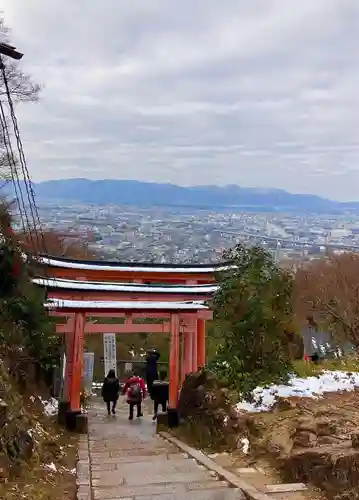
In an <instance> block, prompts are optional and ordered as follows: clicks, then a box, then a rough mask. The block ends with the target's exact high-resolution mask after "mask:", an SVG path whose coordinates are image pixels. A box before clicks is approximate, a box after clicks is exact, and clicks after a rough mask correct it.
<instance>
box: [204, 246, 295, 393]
mask: <svg viewBox="0 0 359 500" xmlns="http://www.w3.org/2000/svg"><path fill="white" fill-rule="evenodd" d="M224 257H225V259H226V261H230V262H232V263H233V264H234V266H235V268H231V269H228V270H224V271H221V272H220V273H219V274H218V277H217V279H218V283H219V285H220V287H219V290H218V292H217V293H216V295H215V297H214V301H213V308H214V315H215V322H216V328H214V330H213V331H214V332H217V335H219V336H220V338H219V349H218V351H217V356H216V358H215V360H214V362H213V363H212V368H213V369H214V370H215V371H216V373H217V374H218V375H219V376H220V377H221V378H223V379H224V380H225V381H226V383H227V384H228V385H229V387H232V388H234V389H237V390H238V391H239V392H240V393H241V394H242V395H244V396H248V395H249V394H250V392H251V391H252V390H253V389H254V388H255V387H256V386H258V385H266V384H269V383H271V382H275V381H278V380H283V379H285V378H286V377H287V374H288V371H289V370H290V368H291V363H290V355H289V353H290V349H289V342H288V334H287V332H288V331H290V330H291V322H292V308H291V302H292V279H291V277H290V275H289V274H288V273H287V272H285V271H284V270H282V269H280V268H279V266H278V265H277V264H276V263H275V262H274V260H273V258H272V257H271V255H270V254H269V253H268V252H266V251H265V250H263V249H262V248H260V247H246V246H244V245H242V244H239V245H237V246H236V247H234V248H233V249H231V250H229V251H227V252H226V253H225V255H224Z"/></svg>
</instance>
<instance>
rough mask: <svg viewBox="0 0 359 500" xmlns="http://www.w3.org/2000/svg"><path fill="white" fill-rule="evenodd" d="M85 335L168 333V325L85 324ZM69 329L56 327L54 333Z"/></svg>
mask: <svg viewBox="0 0 359 500" xmlns="http://www.w3.org/2000/svg"><path fill="white" fill-rule="evenodd" d="M84 328H85V334H97V335H99V334H100V335H101V334H103V333H121V334H129V335H133V334H134V333H169V332H170V325H169V324H168V323H166V324H163V325H159V324H149V323H146V324H140V323H132V324H128V325H126V324H109V323H107V324H105V323H102V324H101V323H90V322H88V323H86V324H85V327H84ZM70 329H71V325H69V324H64V325H57V326H56V333H58V334H62V333H67V332H69V331H70Z"/></svg>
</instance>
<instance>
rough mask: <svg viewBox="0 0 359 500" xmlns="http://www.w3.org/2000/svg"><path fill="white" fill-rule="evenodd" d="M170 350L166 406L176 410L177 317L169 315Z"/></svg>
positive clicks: (177, 377)
mask: <svg viewBox="0 0 359 500" xmlns="http://www.w3.org/2000/svg"><path fill="white" fill-rule="evenodd" d="M170 323H171V348H170V360H169V372H170V373H169V379H170V380H169V382H170V384H169V400H168V406H169V408H171V409H176V408H177V405H178V390H179V325H180V321H179V315H178V314H172V315H171V320H170Z"/></svg>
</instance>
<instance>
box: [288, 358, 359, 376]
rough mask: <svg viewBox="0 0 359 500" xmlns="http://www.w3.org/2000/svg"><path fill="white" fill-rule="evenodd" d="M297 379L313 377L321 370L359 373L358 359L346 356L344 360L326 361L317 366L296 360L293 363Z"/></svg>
mask: <svg viewBox="0 0 359 500" xmlns="http://www.w3.org/2000/svg"><path fill="white" fill-rule="evenodd" d="M293 365H294V369H295V372H296V374H297V375H298V376H299V377H303V378H305V377H313V376H314V377H315V376H316V375H319V374H320V373H321V372H322V371H323V370H340V371H344V372H359V358H358V357H355V356H348V357H345V358H336V359H326V360H323V361H321V362H320V363H318V364H314V363H311V362H307V361H303V360H298V361H294V363H293Z"/></svg>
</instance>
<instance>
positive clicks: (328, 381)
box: [236, 371, 359, 413]
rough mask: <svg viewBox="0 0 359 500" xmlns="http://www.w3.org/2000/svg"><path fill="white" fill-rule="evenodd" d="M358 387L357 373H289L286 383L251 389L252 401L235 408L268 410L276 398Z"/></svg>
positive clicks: (312, 396)
mask: <svg viewBox="0 0 359 500" xmlns="http://www.w3.org/2000/svg"><path fill="white" fill-rule="evenodd" d="M356 387H359V373H354V372H353V373H350V372H343V371H323V372H322V373H321V374H320V375H318V376H317V377H308V378H299V377H296V376H295V375H291V377H290V380H289V383H288V384H287V385H284V384H283V385H271V386H269V387H257V388H256V389H254V391H253V393H252V394H253V398H254V400H253V403H249V402H247V401H240V402H239V403H238V404H237V405H236V409H237V410H244V411H247V412H250V413H256V412H265V411H269V410H270V409H271V408H272V407H273V405H274V404H275V402H276V400H277V398H279V397H280V398H290V397H300V398H313V399H317V398H318V397H319V396H322V395H323V394H325V393H327V392H342V391H353V390H354V389H355V388H356Z"/></svg>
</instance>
